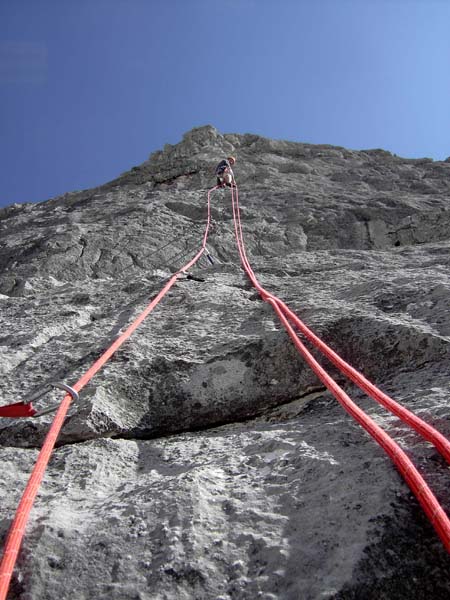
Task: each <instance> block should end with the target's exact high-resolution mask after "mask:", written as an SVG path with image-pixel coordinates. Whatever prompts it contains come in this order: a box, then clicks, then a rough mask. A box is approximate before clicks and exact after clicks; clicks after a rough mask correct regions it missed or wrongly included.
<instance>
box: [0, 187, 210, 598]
mask: <svg viewBox="0 0 450 600" xmlns="http://www.w3.org/2000/svg"><path fill="white" fill-rule="evenodd" d="M217 187H218V186H215V187H213V188H212V189H210V190H209V191H208V215H207V222H206V228H205V234H204V236H203V241H202V246H201V248H200V250H199V252H198V253H197V254H196V255H195V256H194V258H193V259H192V260H190V261H189V262H188V263H187V264H186V265H185V266H184V267H182V268H181V269H180V270H179V271H178V272H177V273H175V274H174V275H172V277H171V278H170V279H169V281H168V282H167V283H166V285H165V286H164V287H163V288H162V289H161V291H160V292H159V293H158V294H157V296H156V297H155V298H154V299H153V300H152V301H151V302H150V304H149V305H148V306H147V308H146V309H145V310H144V311H142V313H141V314H140V315H139V316H138V317H137V319H136V320H135V321H133V323H132V324H131V325H130V326H129V327H128V328H127V329H126V331H124V332H123V333H122V334H121V335H120V336H119V337H118V338H117V340H116V341H115V342H114V343H113V344H112V345H111V346H110V347H109V348H108V349H107V350H106V351H105V352H104V353H103V354H102V355H101V356H100V358H99V359H98V360H97V361H96V362H95V363H94V364H93V365H92V366H91V368H90V369H89V370H88V371H87V372H86V373H85V374H84V375H83V376H82V377H81V378H80V379H79V380H78V381H77V382H76V383H75V385H74V386H73V389H74V390H75V391H77V392H79V391H80V390H81V389H82V388H83V387H84V386H85V385H86V384H87V383H88V382H89V381H90V380H91V379H92V377H94V375H95V374H96V373H97V372H98V371H99V370H100V369H101V368H102V367H103V366H104V364H105V363H106V362H107V361H108V360H109V358H110V357H111V356H112V355H113V354H114V352H115V351H116V350H117V349H118V348H119V347H120V346H121V345H122V344H123V343H124V342H125V340H127V339H128V338H129V337H130V335H131V334H132V333H133V332H134V331H135V329H137V327H139V325H140V324H141V323H142V321H143V320H144V319H145V318H146V316H147V315H148V314H149V313H150V312H151V311H152V310H153V309H154V308H155V306H156V305H157V304H158V303H159V302H160V301H161V300H162V298H163V297H164V296H165V295H166V294H167V292H168V291H169V290H170V288H171V287H172V286H173V285H174V284H175V282H176V280H177V279H178V277H179V276H180V273H182V272H183V271H186V270H188V269H189V268H190V267H192V266H193V265H194V264H195V263H196V262H197V260H198V259H199V258H200V256H201V255H202V254H203V252H204V251H205V247H206V241H207V239H208V232H209V226H210V221H211V208H210V197H211V192H212V191H213V190H215V189H217ZM71 402H72V396H71V395H70V394H66V395H65V396H64V399H63V401H62V402H61V404H60V406H59V409H58V411H57V413H56V415H55V418H54V420H53V423H52V424H51V426H50V429H49V431H48V434H47V437H46V438H45V441H44V444H43V446H42V449H41V451H40V453H39V456H38V458H37V461H36V464H35V466H34V468H33V471H32V473H31V475H30V478H29V480H28V483H27V486H26V488H25V491H24V492H23V495H22V498H21V500H20V503H19V506H18V508H17V510H16V514H15V517H14V520H13V522H12V525H11V527H10V530H9V533H8V537H7V540H6V543H5V547H4V550H3V557H2V562H1V564H0V600H5V598H6V595H7V593H8V589H9V584H10V581H11V577H12V573H13V569H14V566H15V564H16V560H17V556H18V553H19V550H20V546H21V544H22V539H23V536H24V533H25V527H26V524H27V522H28V518H29V515H30V511H31V509H32V507H33V503H34V500H35V498H36V495H37V492H38V489H39V486H40V484H41V481H42V478H43V476H44V472H45V469H46V468H47V465H48V462H49V460H50V456H51V453H52V451H53V448H54V446H55V443H56V440H57V438H58V435H59V432H60V431H61V428H62V426H63V423H64V419H65V417H66V414H67V411H68V410H69V407H70V405H71Z"/></svg>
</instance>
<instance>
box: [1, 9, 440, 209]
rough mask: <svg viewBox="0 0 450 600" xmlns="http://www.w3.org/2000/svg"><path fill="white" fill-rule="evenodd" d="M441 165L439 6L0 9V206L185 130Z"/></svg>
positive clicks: (60, 189) (88, 180)
mask: <svg viewBox="0 0 450 600" xmlns="http://www.w3.org/2000/svg"><path fill="white" fill-rule="evenodd" d="M205 124H212V125H214V126H215V127H217V128H218V129H219V130H220V131H222V132H224V133H231V132H237V133H247V132H250V133H257V134H260V135H264V136H268V137H273V138H281V139H289V140H294V141H304V142H310V143H328V144H336V145H341V146H346V147H348V148H355V149H361V148H377V147H378V148H379V147H381V148H385V149H387V150H390V151H392V152H394V153H396V154H399V155H401V156H408V157H422V156H429V157H432V158H434V159H437V160H442V159H445V158H446V157H447V156H449V155H450V127H449V125H450V0H0V175H1V176H0V205H5V204H10V203H12V202H30V201H38V200H44V199H47V198H49V197H51V196H55V195H58V194H61V193H64V192H66V191H72V190H75V189H84V188H88V187H92V186H94V185H98V184H101V183H104V182H106V181H109V180H111V179H113V178H114V177H116V176H118V175H119V174H120V173H122V172H124V171H126V170H128V169H129V168H130V167H132V166H134V165H136V164H139V163H141V162H143V161H144V160H145V159H146V158H147V157H148V155H149V154H150V153H151V152H152V151H154V150H156V149H158V148H161V147H162V146H163V145H164V144H165V143H177V142H178V141H179V140H180V139H181V136H182V134H183V133H184V132H186V131H188V130H189V129H191V128H192V127H196V126H199V125H205Z"/></svg>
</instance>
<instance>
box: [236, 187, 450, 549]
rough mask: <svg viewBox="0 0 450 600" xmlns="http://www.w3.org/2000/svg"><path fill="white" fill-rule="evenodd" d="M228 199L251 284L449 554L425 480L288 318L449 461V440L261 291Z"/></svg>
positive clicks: (448, 523)
mask: <svg viewBox="0 0 450 600" xmlns="http://www.w3.org/2000/svg"><path fill="white" fill-rule="evenodd" d="M231 201H232V208H233V220H234V229H235V237H236V243H237V246H238V251H239V255H240V258H241V263H242V266H243V268H244V270H245V272H246V273H247V275H248V277H249V279H250V281H251V282H252V284H253V286H254V287H255V288H256V289H257V290H258V292H259V294H260V296H261V298H262V299H263V300H264V301H266V302H268V303H269V304H270V305H271V306H272V308H273V309H274V311H275V313H276V314H277V316H278V317H279V319H280V321H281V322H282V324H283V326H284V327H285V329H286V331H287V333H288V334H289V336H290V338H291V339H292V341H293V343H294V345H295V347H296V348H297V350H298V351H299V352H300V354H301V355H302V356H303V357H304V359H305V360H306V362H307V363H308V364H309V365H310V367H311V368H312V369H313V371H314V372H315V373H316V375H317V376H318V377H319V379H320V380H321V381H322V382H323V383H324V384H325V385H326V387H327V388H328V389H329V390H330V392H331V393H332V394H333V395H334V397H335V398H336V399H337V400H338V402H339V403H340V404H341V405H342V407H343V408H344V409H345V410H346V411H347V412H348V413H349V414H350V415H351V416H352V417H353V418H354V419H355V420H356V421H357V422H358V423H359V424H360V425H361V426H362V427H363V428H364V429H365V430H366V431H367V432H368V433H369V434H370V435H371V436H372V438H373V439H374V440H375V441H376V442H377V443H378V444H379V445H380V446H381V447H382V448H383V449H384V450H385V452H386V453H387V454H388V456H389V457H390V458H391V460H392V461H393V463H394V464H395V465H396V467H397V469H398V470H399V472H400V473H401V475H402V476H403V478H404V479H405V481H406V483H407V484H408V485H409V487H410V489H411V490H412V492H413V493H414V495H415V496H416V498H417V500H418V501H419V503H420V504H421V506H422V508H423V510H424V512H425V514H426V515H427V517H428V519H429V520H430V522H431V524H432V525H433V527H434V528H435V530H436V532H437V534H438V535H439V537H440V538H441V540H442V542H443V544H444V546H445V548H446V549H447V552H449V553H450V520H449V518H448V517H447V515H446V513H445V511H444V509H443V508H442V506H441V505H440V504H439V502H438V500H437V499H436V497H435V496H434V494H433V492H432V491H431V489H430V488H429V487H428V485H427V483H426V482H425V480H424V479H423V477H422V476H421V475H420V473H419V472H418V470H417V469H416V467H415V466H414V464H413V463H412V462H411V460H410V459H409V458H408V456H407V455H406V453H405V452H404V451H403V450H402V449H401V448H400V446H399V445H398V444H397V443H396V442H395V441H394V440H393V439H392V438H391V437H390V436H389V435H388V434H387V433H386V432H385V431H384V430H383V429H382V428H381V427H379V426H378V425H377V424H376V423H375V421H373V419H371V418H370V417H369V416H368V415H367V414H366V413H365V412H364V411H363V410H361V409H360V408H359V407H358V406H357V405H356V404H355V403H354V402H353V401H352V400H351V399H350V397H349V396H348V395H347V394H346V393H345V391H344V390H343V389H342V388H341V387H340V386H339V385H338V384H337V383H336V381H334V379H333V378H332V377H331V376H330V375H329V374H328V373H327V372H326V371H325V369H324V368H323V367H322V366H321V365H320V364H319V363H318V362H317V361H316V359H315V358H314V357H313V355H312V354H311V353H310V352H309V350H308V349H307V348H306V346H305V345H304V344H303V343H302V341H301V340H300V338H299V337H298V335H297V334H296V332H295V331H294V329H293V327H292V325H291V324H290V322H289V320H291V321H292V323H293V324H294V325H295V327H296V328H297V329H298V330H299V331H300V332H301V333H303V334H304V335H305V337H306V338H307V339H309V340H310V341H311V342H312V343H313V344H314V345H315V346H316V348H318V349H319V350H320V351H321V352H322V353H323V354H324V356H326V357H327V358H329V359H330V360H331V361H332V362H333V364H334V365H335V366H337V367H338V368H339V369H340V371H341V372H342V373H343V374H344V375H346V376H347V377H349V378H350V379H351V380H352V381H354V382H355V383H356V384H357V385H358V386H359V387H360V388H361V389H362V390H363V391H365V392H366V393H367V394H368V395H369V396H370V397H371V398H373V399H374V400H376V401H377V402H379V403H380V404H382V405H383V406H384V407H385V408H387V409H388V410H390V411H391V412H392V413H394V414H395V415H396V416H398V417H399V418H400V419H402V421H403V422H404V423H406V424H407V425H410V426H411V427H413V428H414V429H415V430H416V431H417V432H418V433H420V434H421V435H422V436H423V437H424V438H425V439H426V440H427V441H430V442H431V443H432V444H434V446H435V447H436V449H437V450H438V451H439V452H440V453H441V454H442V456H444V458H445V459H446V460H447V462H449V463H450V441H449V440H448V439H447V438H445V437H444V436H443V435H442V434H441V433H439V432H438V431H436V430H435V429H434V427H432V426H431V425H429V424H427V423H425V422H424V421H422V419H420V418H419V417H417V415H414V414H413V413H411V412H410V411H409V410H407V409H406V408H405V407H403V406H401V405H400V404H398V403H397V402H395V401H394V400H392V398H389V396H387V395H386V394H384V393H383V392H381V390H379V389H378V388H377V387H376V386H375V385H374V384H372V383H371V382H369V381H368V380H367V379H366V378H365V377H364V376H363V375H362V374H361V373H359V372H358V371H356V369H354V368H353V367H351V366H350V365H348V364H347V363H346V362H345V361H344V360H343V359H342V358H341V357H339V356H338V354H337V353H336V352H334V351H333V350H332V349H331V348H329V347H328V346H327V345H326V344H325V343H324V342H323V341H322V340H320V338H319V337H318V336H316V335H315V334H314V333H313V332H312V331H311V330H310V329H309V328H308V327H306V325H304V323H303V322H302V321H301V320H300V319H299V318H298V317H297V316H296V315H295V314H294V313H293V312H292V311H291V310H290V309H289V308H288V307H287V306H286V305H285V304H284V302H282V301H281V300H280V299H279V298H277V296H275V295H273V294H270V293H269V292H267V290H265V289H264V288H263V287H262V286H261V285H260V283H259V281H258V280H257V278H256V275H255V273H254V271H253V269H252V267H251V265H250V263H249V261H248V257H247V254H246V251H245V244H244V236H243V232H242V224H241V218H240V210H239V192H238V189H237V187H235V188H234V190H233V188H232V189H231Z"/></svg>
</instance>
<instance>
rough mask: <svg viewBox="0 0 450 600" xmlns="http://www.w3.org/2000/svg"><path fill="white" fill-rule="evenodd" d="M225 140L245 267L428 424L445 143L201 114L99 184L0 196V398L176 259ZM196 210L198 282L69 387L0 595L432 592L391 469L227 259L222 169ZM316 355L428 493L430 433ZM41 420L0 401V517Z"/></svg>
mask: <svg viewBox="0 0 450 600" xmlns="http://www.w3.org/2000/svg"><path fill="white" fill-rule="evenodd" d="M230 153H232V154H234V155H236V156H237V158H238V161H237V163H236V166H235V169H234V170H235V174H236V178H237V181H238V184H239V189H240V194H239V196H240V198H239V200H240V205H241V210H242V226H243V230H244V235H245V240H246V247H247V253H248V255H249V259H250V262H251V264H252V266H253V268H254V270H255V273H256V274H257V276H258V278H259V279H260V281H261V283H262V284H263V285H264V286H265V287H266V288H267V289H268V290H270V291H272V292H273V293H275V294H277V295H278V296H280V297H281V298H282V299H283V300H284V301H285V302H286V303H287V304H288V305H289V306H290V307H291V308H292V309H293V310H294V311H295V312H297V313H298V315H299V316H300V318H302V319H303V320H304V321H305V322H306V323H307V324H308V325H309V326H310V327H311V328H312V329H313V330H314V331H316V332H317V333H318V334H319V335H321V336H322V337H323V338H324V339H325V341H326V342H327V343H328V344H329V345H331V346H332V347H333V348H334V349H335V350H336V351H337V352H338V353H339V354H341V355H342V356H343V358H345V359H346V360H348V361H349V362H350V363H351V364H353V366H355V367H356V368H358V369H360V370H362V372H363V373H364V374H365V375H366V376H367V377H369V378H370V379H371V380H373V381H374V382H375V383H376V384H377V385H379V386H380V387H381V388H382V389H383V390H384V391H386V392H387V393H389V394H390V395H391V396H393V397H394V398H395V399H396V400H398V401H400V402H401V403H403V404H404V405H405V406H406V407H408V408H409V409H411V410H413V411H414V412H416V414H418V415H419V416H421V417H422V418H423V419H424V420H426V421H427V422H429V423H431V424H433V425H434V426H435V427H436V428H437V429H439V430H440V431H441V432H442V433H443V434H444V435H446V436H447V437H449V436H450V419H449V375H450V316H449V310H448V309H449V293H450V280H449V267H450V233H449V225H450V203H449V194H450V163H449V161H448V160H447V161H443V162H433V161H431V160H430V159H422V160H412V159H403V158H400V157H397V156H395V155H392V154H390V153H389V152H386V151H384V150H380V149H376V150H364V151H353V150H347V149H345V148H341V147H333V146H328V145H310V144H303V143H294V142H287V141H277V140H269V139H265V138H262V137H260V136H257V135H251V134H245V135H241V134H227V135H222V134H221V133H220V132H218V131H217V130H216V129H215V128H214V127H211V126H206V127H200V128H197V129H194V130H192V131H190V132H188V133H187V134H186V135H185V136H184V138H183V140H182V141H181V142H180V143H179V144H176V145H173V146H170V145H167V146H165V147H164V149H163V150H161V151H160V152H156V153H155V154H153V155H152V156H150V158H149V159H148V160H147V161H146V162H144V163H143V164H142V165H140V166H137V167H134V168H133V169H132V170H131V171H130V172H128V173H124V174H123V175H121V176H120V177H118V178H117V179H116V180H114V181H112V182H110V183H107V184H105V185H103V186H100V187H98V188H95V189H92V190H85V191H80V192H73V193H68V194H65V195H63V196H61V197H58V198H53V199H51V200H48V201H47V202H42V203H40V204H24V205H13V206H10V207H7V208H4V209H2V210H0V322H1V331H0V357H1V360H0V372H1V374H2V377H1V379H0V404H1V405H3V404H8V403H10V402H14V401H17V400H19V399H21V398H23V397H26V396H27V395H28V394H30V393H32V392H33V391H34V390H35V389H37V388H39V387H40V386H42V385H43V384H45V383H46V382H48V381H50V380H55V379H57V380H61V381H65V382H66V383H69V384H70V383H74V382H75V381H76V380H77V379H78V378H79V376H81V374H82V373H83V372H85V370H86V369H87V368H88V367H89V366H90V365H91V364H92V363H93V361H94V360H95V359H96V358H97V357H98V356H99V355H100V354H101V352H102V351H103V350H104V349H106V348H107V347H108V346H109V345H110V343H111V342H112V341H113V340H114V339H116V338H117V336H118V334H119V333H120V332H122V331H123V330H124V329H125V327H126V326H127V325H128V324H129V323H130V322H131V321H132V320H133V318H135V317H136V316H137V315H138V314H139V313H140V312H141V310H142V309H143V308H144V307H145V306H146V305H147V304H148V302H149V300H150V299H151V298H152V297H154V296H155V294H156V293H157V292H158V291H159V289H160V288H161V287H162V285H163V283H164V282H165V281H166V280H167V278H168V277H169V276H170V274H171V273H173V272H174V271H176V270H178V269H179V268H181V266H182V265H183V264H184V263H185V262H186V261H187V259H188V258H189V257H191V256H193V255H194V253H195V252H196V250H197V249H198V248H199V246H200V243H201V239H202V235H203V231H204V226H205V218H206V190H207V189H208V188H210V187H212V186H213V185H214V183H215V180H214V167H215V164H216V163H217V162H218V161H219V160H220V159H221V158H223V156H226V155H228V154H230ZM211 214H212V219H213V223H212V231H211V234H210V238H209V241H208V248H209V251H210V252H211V254H212V256H213V257H214V259H215V264H214V265H211V264H209V263H208V261H207V260H206V259H204V258H202V259H201V261H200V263H199V265H198V267H196V269H195V270H193V271H192V273H193V274H194V275H196V276H197V277H198V278H199V279H204V280H205V281H204V282H202V281H195V280H186V279H185V280H182V281H180V282H178V283H177V284H176V286H175V287H173V288H172V289H171V291H170V292H169V294H168V295H167V296H166V297H165V298H164V299H163V301H162V302H161V304H160V305H159V306H158V307H157V308H156V309H155V310H154V312H152V313H151V314H150V315H149V316H148V317H147V319H146V320H145V321H144V322H143V323H142V325H141V326H140V327H139V329H138V330H137V331H136V332H135V334H133V336H132V338H131V339H130V340H129V341H128V342H126V343H125V344H124V345H123V346H122V347H121V349H120V350H119V351H118V352H117V353H116V354H115V355H114V356H113V357H112V359H111V360H110V362H109V363H108V364H107V365H106V367H105V368H104V369H103V370H102V371H101V372H100V373H98V374H97V375H96V376H95V377H94V379H93V380H92V381H91V383H90V384H89V385H88V386H87V387H86V388H85V389H84V390H83V392H82V394H81V398H80V401H79V403H77V404H74V405H73V406H72V407H71V409H70V413H69V416H68V417H67V419H66V422H65V425H64V427H63V430H62V432H61V436H60V438H59V440H58V447H57V448H56V450H55V452H54V454H53V457H52V460H51V462H50V465H49V467H48V470H47V472H46V475H45V478H44V481H43V484H42V487H41V490H40V493H39V496H38V498H37V501H36V504H35V508H34V510H33V513H32V517H31V520H30V523H29V525H28V528H27V532H26V536H25V540H24V544H23V547H22V551H21V554H20V557H19V561H18V564H17V568H16V571H15V574H14V579H13V582H12V586H11V591H10V596H9V598H10V599H11V600H16V599H17V600H19V599H20V600H29V599H31V598H32V599H33V600H41V599H42V600H44V599H53V598H55V599H56V598H58V599H66V598H67V599H68V598H77V599H86V600H87V599H91V598H92V599H93V598H95V599H105V600H106V599H128V598H129V599H130V600H131V599H138V598H139V599H142V600H185V599H191V598H192V599H199V600H203V599H205V600H206V599H208V600H209V599H211V600H253V599H255V598H260V599H262V600H300V599H301V600H323V599H335V600H353V599H358V600H359V599H361V598H364V599H375V598H376V599H377V600H378V599H382V598H385V599H389V600H397V599H398V600H400V599H401V600H403V599H405V600H406V599H410V598H416V599H421V598H423V599H425V598H427V599H429V598H433V599H436V600H439V599H440V598H442V599H443V598H448V597H450V560H449V557H448V555H447V553H446V552H445V550H444V548H443V546H442V544H441V542H440V540H439V539H438V537H437V535H436V534H435V532H434V530H433V529H432V527H431V526H430V524H429V523H428V521H427V519H426V518H425V516H424V515H423V513H422V511H421V509H420V508H419V506H418V503H417V501H416V500H415V498H414V497H413V496H412V494H411V492H410V491H409V488H408V487H407V486H406V484H405V483H404V481H403V479H402V478H401V477H400V476H399V474H398V473H397V471H396V470H395V468H394V466H393V465H392V463H391V462H390V460H389V459H388V457H387V456H386V455H385V454H384V452H383V451H382V449H381V448H379V447H378V446H377V445H376V444H375V443H374V442H373V441H372V440H371V438H370V437H369V436H368V435H367V434H366V433H365V432H364V431H363V430H362V429H361V428H360V427H359V426H358V425H357V424H356V423H355V422H353V421H352V419H351V418H350V417H349V416H348V415H347V414H346V413H345V412H344V411H343V409H342V408H341V407H340V405H338V404H337V402H336V401H335V400H334V399H333V397H332V396H331V395H330V394H329V393H328V392H327V391H326V390H325V389H324V387H323V385H322V384H321V382H320V381H319V380H318V379H317V378H316V376H315V375H314V373H313V372H312V371H311V370H310V369H309V367H308V366H307V365H306V364H305V363H304V362H303V360H302V359H301V357H300V356H299V355H298V354H297V352H296V351H295V349H294V347H293V345H292V343H291V342H290V340H289V338H288V336H287V335H286V333H285V331H284V329H283V328H282V326H281V325H280V323H279V322H278V320H277V318H276V315H275V314H274V313H273V311H272V309H271V307H270V306H269V305H268V304H266V303H264V302H262V301H261V300H260V299H259V296H258V294H257V293H256V291H255V290H254V289H253V288H252V287H251V285H250V282H249V281H248V280H247V278H246V276H245V274H244V272H243V271H242V269H241V267H240V265H239V257H238V253H237V249H236V244H235V240H234V229H233V214H232V210H231V201H230V193H229V191H228V190H219V191H216V192H215V193H214V194H213V196H212V209H211ZM324 365H325V366H326V367H327V368H329V369H330V372H331V373H332V374H333V375H334V376H335V377H336V378H337V379H338V381H339V382H340V383H341V384H342V385H343V386H344V387H345V389H346V391H347V392H348V393H349V394H350V396H351V397H352V398H353V399H354V400H355V401H357V403H358V404H359V405H360V406H361V407H363V408H364V409H365V410H366V411H367V412H368V413H369V414H370V415H371V416H372V417H373V418H374V419H375V420H376V422H377V423H378V424H380V425H381V426H382V427H383V428H385V429H386V430H387V431H388V432H389V433H390V434H391V435H392V436H393V437H394V438H395V439H396V440H397V441H398V442H399V443H400V445H401V446H402V447H403V448H404V449H405V450H406V451H407V453H408V454H409V455H410V456H411V457H412V458H413V460H414V462H415V463H416V464H417V465H418V466H419V468H420V470H421V472H423V474H424V476H425V477H426V479H427V481H428V482H429V483H430V486H431V487H432V489H433V490H434V492H435V493H436V495H437V496H438V498H439V500H440V501H441V502H442V504H443V506H444V508H445V509H446V511H447V513H448V514H450V494H449V491H448V490H449V470H448V466H447V465H446V464H445V463H444V461H443V459H441V458H440V456H439V455H438V454H437V452H436V451H435V450H434V448H432V447H431V446H430V445H429V444H427V443H425V442H423V441H422V440H421V439H420V438H419V436H418V435H417V434H415V433H414V432H412V431H410V430H409V429H408V428H407V427H406V426H405V425H403V424H402V423H401V422H400V421H399V420H398V419H397V418H395V417H393V416H392V415H390V414H388V413H386V411H385V410H384V409H383V408H381V407H380V406H378V405H376V404H374V403H373V401H371V400H370V399H368V398H366V397H365V396H364V395H363V394H362V393H361V392H360V391H359V390H357V389H355V388H354V386H352V385H351V384H350V383H349V382H346V381H345V380H344V379H343V378H342V376H341V375H340V374H339V373H337V372H336V371H335V369H334V368H332V367H330V365H328V364H326V361H324ZM60 398H61V392H56V391H54V392H52V393H51V394H49V395H48V396H46V397H45V398H44V399H43V400H42V406H43V405H44V404H45V403H47V402H48V403H51V402H56V401H58V399H60ZM38 404H39V403H38ZM50 422H51V415H47V416H44V417H42V418H40V419H31V420H30V419H24V420H8V419H3V420H2V421H1V422H0V456H1V459H2V476H1V478H0V489H1V501H0V502H1V506H2V511H1V515H2V516H1V520H0V535H1V536H2V539H4V536H5V535H6V532H7V529H8V526H9V524H10V522H11V519H12V516H13V514H14V509H15V507H16V506H17V502H18V500H19V498H20V494H21V491H22V490H23V488H24V486H25V483H26V480H27V476H28V474H29V473H30V471H31V468H32V465H33V464H34V461H35V459H36V456H37V451H38V448H39V447H40V445H41V444H42V441H43V439H44V436H45V434H46V432H47V430H48V426H49V423H50Z"/></svg>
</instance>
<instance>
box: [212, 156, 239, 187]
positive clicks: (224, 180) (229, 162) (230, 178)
mask: <svg viewBox="0 0 450 600" xmlns="http://www.w3.org/2000/svg"><path fill="white" fill-rule="evenodd" d="M235 162H236V159H235V158H234V156H229V157H228V158H224V159H223V160H221V161H220V163H219V164H218V165H217V167H216V176H217V185H218V186H220V187H225V186H226V185H227V186H228V187H231V186H232V185H233V184H234V185H236V182H235V180H234V173H233V170H232V168H231V167H232V166H233V165H234V163H235Z"/></svg>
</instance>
